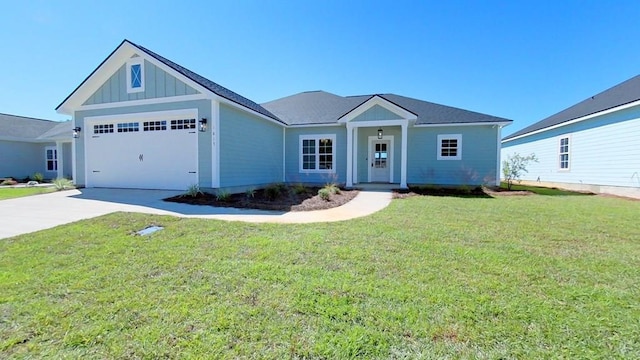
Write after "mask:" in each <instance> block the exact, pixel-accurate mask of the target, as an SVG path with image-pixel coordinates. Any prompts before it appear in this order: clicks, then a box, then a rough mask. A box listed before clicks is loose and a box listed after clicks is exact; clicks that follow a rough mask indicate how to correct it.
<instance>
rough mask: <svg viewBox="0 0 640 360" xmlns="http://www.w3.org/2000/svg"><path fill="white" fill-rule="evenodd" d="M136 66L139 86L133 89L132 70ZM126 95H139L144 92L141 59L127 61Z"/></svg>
mask: <svg viewBox="0 0 640 360" xmlns="http://www.w3.org/2000/svg"><path fill="white" fill-rule="evenodd" d="M136 65H139V66H140V86H138V87H133V86H132V85H133V84H132V83H131V81H132V80H133V79H132V76H131V75H132V73H131V71H132V68H133V67H134V66H136ZM126 70H127V93H128V94H132V93H139V92H143V91H144V83H145V81H144V60H143V59H141V58H135V59H131V60H129V61H127V69H126Z"/></svg>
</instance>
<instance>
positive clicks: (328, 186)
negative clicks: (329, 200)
mask: <svg viewBox="0 0 640 360" xmlns="http://www.w3.org/2000/svg"><path fill="white" fill-rule="evenodd" d="M324 189H327V191H329V193H330V194H331V195H334V194H340V188H339V187H338V185H336V184H326V185H325V186H324Z"/></svg>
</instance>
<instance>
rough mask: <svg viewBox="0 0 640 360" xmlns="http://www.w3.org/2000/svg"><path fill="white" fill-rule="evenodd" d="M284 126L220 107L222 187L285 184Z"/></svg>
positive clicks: (234, 109) (228, 107)
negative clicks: (283, 182) (283, 175)
mask: <svg viewBox="0 0 640 360" xmlns="http://www.w3.org/2000/svg"><path fill="white" fill-rule="evenodd" d="M282 142H283V130H282V126H280V125H278V124H275V123H273V122H270V121H267V120H264V119H262V118H259V117H257V116H254V115H251V114H249V113H247V112H244V111H241V110H239V109H236V108H232V107H230V106H227V105H224V104H221V105H220V187H221V188H232V187H243V186H256V187H258V186H262V185H267V184H270V183H275V182H282V181H283V179H282V173H283V169H282V166H283V165H282V162H283V159H282V156H283V154H282Z"/></svg>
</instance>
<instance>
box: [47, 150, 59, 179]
mask: <svg viewBox="0 0 640 360" xmlns="http://www.w3.org/2000/svg"><path fill="white" fill-rule="evenodd" d="M50 150H51V151H52V153H53V158H52V159H49V151H50ZM49 162H51V163H52V164H53V169H52V170H49ZM44 169H45V171H46V172H50V173H54V172H57V171H58V148H57V147H56V146H45V147H44Z"/></svg>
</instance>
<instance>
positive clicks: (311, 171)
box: [298, 134, 336, 174]
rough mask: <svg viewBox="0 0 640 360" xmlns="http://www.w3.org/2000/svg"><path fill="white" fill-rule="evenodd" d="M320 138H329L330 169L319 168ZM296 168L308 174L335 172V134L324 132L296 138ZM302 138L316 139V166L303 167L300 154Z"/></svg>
mask: <svg viewBox="0 0 640 360" xmlns="http://www.w3.org/2000/svg"><path fill="white" fill-rule="evenodd" d="M320 139H329V140H331V169H328V170H327V169H320V168H319V167H320V152H319V145H320ZM298 140H299V141H298V170H299V171H300V173H304V174H310V173H321V174H322V173H324V174H332V173H335V172H336V135H335V134H324V135H316V134H310V135H300V136H299V139H298ZM303 140H316V154H315V155H316V168H315V169H303V159H304V157H303V154H302V142H303Z"/></svg>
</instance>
